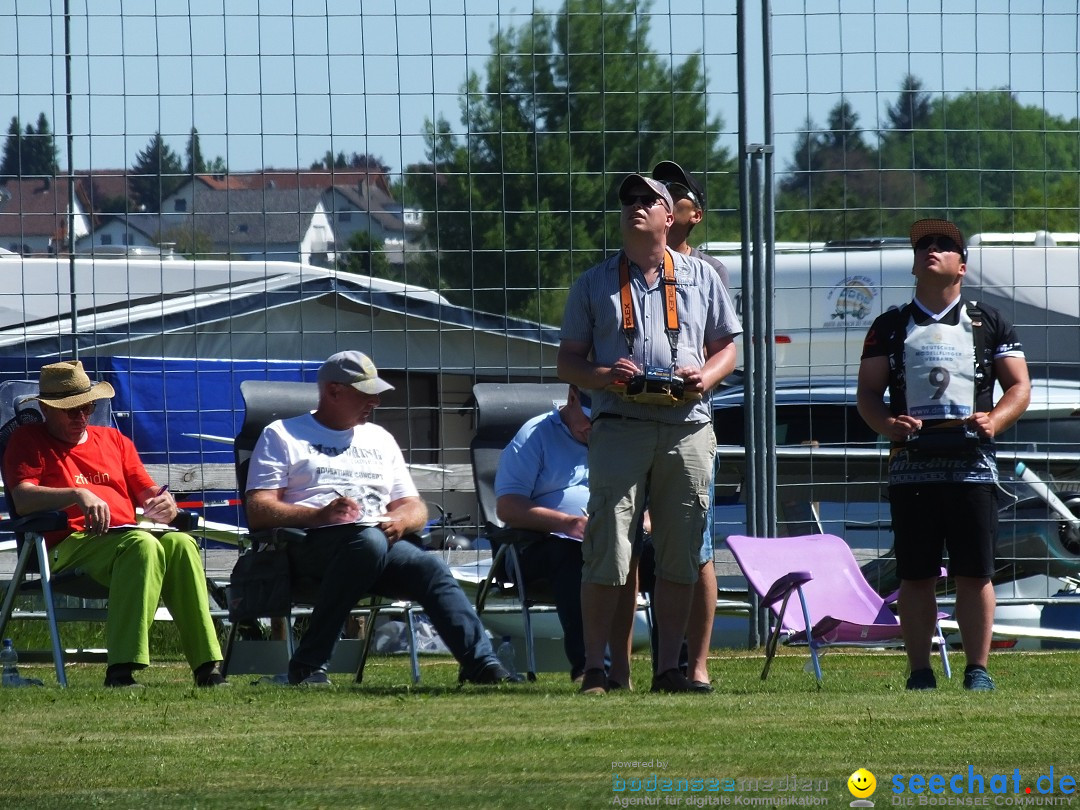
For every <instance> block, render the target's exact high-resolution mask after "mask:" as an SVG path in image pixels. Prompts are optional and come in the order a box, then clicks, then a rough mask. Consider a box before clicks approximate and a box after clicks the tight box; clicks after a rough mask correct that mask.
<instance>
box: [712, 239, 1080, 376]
mask: <svg viewBox="0 0 1080 810" xmlns="http://www.w3.org/2000/svg"><path fill="white" fill-rule="evenodd" d="M968 244H969V247H968V263H967V277H966V279H965V281H964V297H965V298H970V299H977V300H981V301H985V302H986V303H987V304H990V305H991V306H994V307H997V308H998V309H999V310H1001V311H1002V312H1003V313H1004V314H1005V315H1006V316H1007V317H1008V318H1009V319H1010V320H1011V321H1012V322H1013V323H1014V324H1016V327H1017V332H1018V333H1019V336H1020V339H1021V341H1023V344H1024V352H1025V354H1026V355H1027V358H1028V364H1029V366H1030V367H1031V370H1032V375H1033V376H1053V377H1070V378H1075V377H1080V329H1078V328H1077V327H1078V326H1080V234H1061V233H1047V232H1045V231H1039V232H1036V233H1017V234H976V235H975V236H973V237H972V238H971V239H970V241H969V243H968ZM701 247H702V249H703V250H705V251H707V252H709V253H711V254H713V255H714V256H716V257H717V258H718V259H720V260H721V261H722V262H723V263H724V264H725V265H726V266H727V268H728V271H729V272H730V274H731V286H732V294H733V296H734V298H735V301H736V304H737V305H738V306H739V307H740V310H741V306H742V297H743V295H742V277H743V275H742V262H741V257H740V255H739V253H738V245H736V244H733V243H730V242H727V243H711V244H709V243H707V244H704V245H702V246H701ZM911 267H912V251H911V245H910V243H909V242H908V240H907V239H906V238H905V237H890V238H883V239H867V240H855V241H853V242H848V243H844V244H837V243H829V242H827V243H815V244H803V245H796V244H792V243H778V244H777V246H776V249H775V269H776V275H775V281H774V291H775V296H774V306H775V310H774V324H775V330H776V373H777V376H782V377H803V378H806V379H811V378H816V377H821V376H829V377H853V376H855V374H856V373H857V371H858V367H859V356H860V354H861V351H862V341H863V338H864V337H865V336H866V330H867V328H868V327H869V326H870V324H871V323H872V322H873V320H874V318H876V317H877V316H878V315H880V314H881V313H882V312H884V311H885V310H887V309H889V308H890V307H896V306H901V305H903V304H904V303H906V302H907V301H910V300H911V294H912V290H913V288H914V279H913V278H912V275H911ZM737 365H738V366H739V367H740V368H741V367H742V358H741V347H740V358H739V360H738V362H737Z"/></svg>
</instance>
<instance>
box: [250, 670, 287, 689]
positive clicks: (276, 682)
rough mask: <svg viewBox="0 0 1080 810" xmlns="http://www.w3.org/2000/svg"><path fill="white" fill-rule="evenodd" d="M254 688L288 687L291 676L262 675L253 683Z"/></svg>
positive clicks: (279, 674)
mask: <svg viewBox="0 0 1080 810" xmlns="http://www.w3.org/2000/svg"><path fill="white" fill-rule="evenodd" d="M251 685H252V686H288V685H289V676H288V675H287V674H286V673H284V672H280V673H278V674H277V675H262V676H260V677H258V678H256V679H255V680H253V681H252V682H251Z"/></svg>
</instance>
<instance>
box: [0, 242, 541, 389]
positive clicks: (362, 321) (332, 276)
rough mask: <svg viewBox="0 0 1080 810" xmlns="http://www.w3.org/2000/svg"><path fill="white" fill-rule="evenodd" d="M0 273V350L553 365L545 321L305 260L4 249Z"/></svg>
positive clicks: (522, 371)
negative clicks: (344, 355)
mask: <svg viewBox="0 0 1080 810" xmlns="http://www.w3.org/2000/svg"><path fill="white" fill-rule="evenodd" d="M72 277H74V284H72ZM0 278H2V283H0V357H35V356H51V355H57V354H61V355H63V354H70V353H71V351H72V347H73V346H74V345H78V349H79V354H80V356H83V355H128V356H143V357H177V358H193V359H213V358H221V359H240V358H273V359H278V360H313V361H314V360H321V359H325V358H326V357H327V356H328V355H330V354H333V353H334V352H335V351H339V350H341V349H346V348H350V349H360V350H362V351H366V352H368V353H369V354H371V355H372V357H374V358H376V359H377V362H378V364H379V366H380V367H387V368H400V369H408V370H410V371H419V370H432V371H435V370H439V371H442V372H443V373H448V372H457V373H465V374H468V375H488V374H491V375H498V376H502V377H504V378H505V375H507V374H511V375H525V376H530V377H532V376H537V375H540V374H547V375H550V374H553V373H554V368H555V353H556V350H557V344H558V333H557V330H556V329H553V328H550V327H545V326H543V325H540V324H536V323H532V322H528V321H521V320H518V319H514V318H508V317H506V316H501V315H492V314H488V313H482V312H476V311H474V310H471V309H468V308H465V307H459V306H455V305H453V304H451V303H449V302H448V301H447V300H446V299H445V298H443V297H442V296H441V295H439V294H438V293H436V292H433V291H431V290H427V289H424V288H421V287H415V286H411V285H406V284H402V283H399V282H392V281H386V280H382V279H376V278H371V277H370V276H360V275H355V274H351V273H339V272H336V271H333V270H325V269H322V268H317V267H313V266H310V265H302V264H296V263H291V262H242V261H240V262H237V261H176V260H170V261H164V260H159V259H125V258H122V257H121V258H108V259H102V258H95V259H89V258H86V259H84V258H79V259H76V260H75V263H74V274H72V272H71V265H70V262H69V260H68V259H66V258H59V259H57V258H21V257H18V258H12V257H7V258H5V259H4V260H3V262H2V263H0ZM73 288H74V291H75V292H74V295H73V294H72V289H73ZM73 308H74V310H75V313H76V318H75V320H74V323H73V322H72V310H73Z"/></svg>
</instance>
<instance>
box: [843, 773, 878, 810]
mask: <svg viewBox="0 0 1080 810" xmlns="http://www.w3.org/2000/svg"><path fill="white" fill-rule="evenodd" d="M847 789H848V792H849V793H851V795H852V796H854V797H855V801H853V802H852V803H851V806H852V807H873V806H874V803H873V802H872V801H870V797H871V796H873V795H874V791H875V790H877V779H875V778H874V775H873V774H872V773H870V771H868V770H866V768H859V770H857V771H855V773H853V774H852V775H851V776H849V777H848V780H847Z"/></svg>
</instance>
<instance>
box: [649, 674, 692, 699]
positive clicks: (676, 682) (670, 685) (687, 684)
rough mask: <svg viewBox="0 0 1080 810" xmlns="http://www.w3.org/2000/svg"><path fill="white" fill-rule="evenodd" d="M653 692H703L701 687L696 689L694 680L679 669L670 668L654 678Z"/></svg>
mask: <svg viewBox="0 0 1080 810" xmlns="http://www.w3.org/2000/svg"><path fill="white" fill-rule="evenodd" d="M651 691H653V692H668V693H672V694H674V693H676V692H699V693H700V692H701V691H702V690H700V689H695V688H694V684H693V682H692V681H691V680H690V679H689V678H687V677H686V676H685V675H683V674H682V673H681V672H679V670H677V669H669V670H667V671H666V672H661V673H660V674H659V675H656V676H654V677H653V679H652V690H651Z"/></svg>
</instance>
